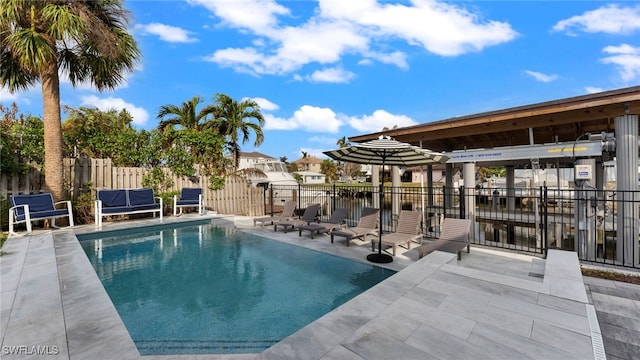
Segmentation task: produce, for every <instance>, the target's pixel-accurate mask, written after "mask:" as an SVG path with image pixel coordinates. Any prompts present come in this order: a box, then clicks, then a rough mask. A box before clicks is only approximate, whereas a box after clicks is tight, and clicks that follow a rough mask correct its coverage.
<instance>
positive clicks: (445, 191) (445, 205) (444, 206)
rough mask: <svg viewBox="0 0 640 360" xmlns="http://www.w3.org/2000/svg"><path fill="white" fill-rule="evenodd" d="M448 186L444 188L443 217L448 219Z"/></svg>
mask: <svg viewBox="0 0 640 360" xmlns="http://www.w3.org/2000/svg"><path fill="white" fill-rule="evenodd" d="M447 190H448V188H447V185H443V186H442V216H443V217H445V218H446V217H447V199H448V197H447Z"/></svg>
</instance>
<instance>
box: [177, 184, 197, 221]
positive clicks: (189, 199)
mask: <svg viewBox="0 0 640 360" xmlns="http://www.w3.org/2000/svg"><path fill="white" fill-rule="evenodd" d="M186 207H197V208H198V214H200V215H202V214H203V211H204V203H203V201H202V188H183V189H182V191H181V192H180V198H178V195H175V196H174V197H173V216H179V215H182V209H183V208H186ZM178 209H180V213H179V214H178Z"/></svg>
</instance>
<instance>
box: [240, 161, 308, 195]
mask: <svg viewBox="0 0 640 360" xmlns="http://www.w3.org/2000/svg"><path fill="white" fill-rule="evenodd" d="M249 168H251V169H255V170H257V171H247V173H248V174H247V177H248V180H249V182H250V183H251V185H252V186H260V187H263V188H265V189H266V188H268V187H270V186H274V185H277V186H296V187H297V186H298V182H297V181H296V179H295V178H294V177H293V175H291V174H290V173H289V172H288V171H287V165H286V164H285V163H283V162H281V161H277V160H264V161H260V162H256V163H254V164H252V166H250V167H249Z"/></svg>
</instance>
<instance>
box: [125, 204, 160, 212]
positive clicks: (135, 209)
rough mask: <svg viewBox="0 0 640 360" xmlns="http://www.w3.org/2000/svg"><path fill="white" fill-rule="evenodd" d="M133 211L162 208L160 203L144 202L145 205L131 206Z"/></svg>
mask: <svg viewBox="0 0 640 360" xmlns="http://www.w3.org/2000/svg"><path fill="white" fill-rule="evenodd" d="M130 209H131V210H133V211H141V210H156V209H160V204H155V203H154V204H143V205H136V206H132V207H131V208H130Z"/></svg>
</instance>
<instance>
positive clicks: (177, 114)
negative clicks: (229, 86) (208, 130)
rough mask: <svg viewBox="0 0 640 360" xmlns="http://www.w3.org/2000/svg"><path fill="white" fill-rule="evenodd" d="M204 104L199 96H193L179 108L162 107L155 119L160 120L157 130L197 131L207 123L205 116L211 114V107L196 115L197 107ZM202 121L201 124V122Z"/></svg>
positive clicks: (169, 105) (172, 106) (171, 106)
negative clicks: (174, 128)
mask: <svg viewBox="0 0 640 360" xmlns="http://www.w3.org/2000/svg"><path fill="white" fill-rule="evenodd" d="M202 102H204V99H203V98H202V97H200V96H194V97H192V98H191V99H190V100H189V101H185V102H183V103H182V105H181V106H176V105H171V104H168V105H162V106H161V107H160V110H158V115H157V118H158V120H160V123H159V124H158V130H161V131H162V130H165V129H166V128H167V127H175V126H181V127H182V128H184V129H192V130H198V129H200V128H201V127H202V125H203V123H204V122H206V121H207V116H209V115H211V114H212V113H213V107H211V106H206V107H204V108H203V109H201V110H200V111H199V112H197V113H196V109H197V107H198V105H200V104H201V103H202ZM201 121H202V122H201Z"/></svg>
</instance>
